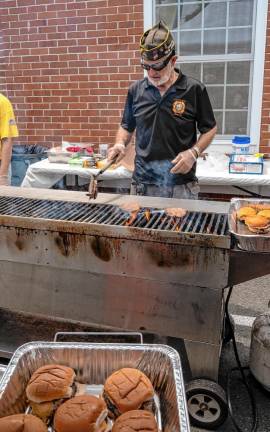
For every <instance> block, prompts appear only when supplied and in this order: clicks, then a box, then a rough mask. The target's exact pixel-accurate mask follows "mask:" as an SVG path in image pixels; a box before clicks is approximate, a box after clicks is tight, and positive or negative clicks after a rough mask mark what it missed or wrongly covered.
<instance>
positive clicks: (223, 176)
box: [22, 159, 270, 188]
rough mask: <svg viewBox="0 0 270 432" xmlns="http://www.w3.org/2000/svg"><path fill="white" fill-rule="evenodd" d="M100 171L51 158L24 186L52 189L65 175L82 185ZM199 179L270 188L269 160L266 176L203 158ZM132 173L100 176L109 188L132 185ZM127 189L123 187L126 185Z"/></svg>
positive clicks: (35, 166)
mask: <svg viewBox="0 0 270 432" xmlns="http://www.w3.org/2000/svg"><path fill="white" fill-rule="evenodd" d="M96 172H97V169H93V168H81V167H78V166H74V165H69V164H60V163H51V162H49V161H48V159H44V160H42V161H40V162H36V163H34V164H32V165H30V166H29V168H28V170H27V173H26V176H25V178H24V180H23V183H22V187H35V188H50V187H52V186H53V185H54V184H55V183H56V182H57V181H59V180H61V179H62V178H63V177H64V176H65V175H71V176H73V177H74V175H77V176H78V177H79V180H80V181H81V184H83V183H88V182H89V178H90V175H91V174H95V173H96ZM196 174H197V177H198V180H199V183H200V185H201V186H204V185H212V186H229V185H231V186H240V187H244V188H246V187H247V186H248V187H250V186H260V187H269V186H270V161H267V162H265V166H264V174H263V175H254V174H253V175H251V174H250V175H249V174H229V173H228V172H227V171H226V170H221V169H220V166H218V164H216V166H214V165H213V163H211V161H210V160H206V161H204V160H202V159H200V160H199V162H198V165H197V173H196ZM131 176H132V173H131V172H130V171H128V170H127V169H126V168H124V167H121V166H120V167H118V168H116V169H114V170H108V171H106V172H105V173H104V174H102V175H101V176H100V180H102V181H103V182H104V184H105V183H106V184H107V185H109V186H110V187H115V185H117V187H119V185H122V186H123V185H124V184H125V185H127V186H128V185H129V183H130V179H131ZM123 187H124V186H123Z"/></svg>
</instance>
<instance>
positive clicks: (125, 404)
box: [103, 368, 155, 418]
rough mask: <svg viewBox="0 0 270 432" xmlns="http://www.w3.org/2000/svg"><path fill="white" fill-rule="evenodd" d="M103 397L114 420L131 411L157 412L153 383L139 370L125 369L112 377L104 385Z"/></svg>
mask: <svg viewBox="0 0 270 432" xmlns="http://www.w3.org/2000/svg"><path fill="white" fill-rule="evenodd" d="M103 397H104V400H105V402H106V404H107V407H108V409H109V415H110V416H111V417H113V418H115V417H118V416H120V415H121V414H123V413H125V412H127V411H131V410H138V409H146V410H148V411H152V412H153V411H155V404H154V399H153V397H154V389H153V386H152V384H151V381H150V380H149V378H147V376H146V375H145V374H144V373H143V372H141V371H140V370H138V369H132V368H123V369H120V370H118V371H116V372H114V373H113V374H112V375H110V376H109V377H108V378H107V380H106V381H105V384H104V390H103Z"/></svg>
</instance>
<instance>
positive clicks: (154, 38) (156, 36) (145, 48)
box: [140, 21, 175, 60]
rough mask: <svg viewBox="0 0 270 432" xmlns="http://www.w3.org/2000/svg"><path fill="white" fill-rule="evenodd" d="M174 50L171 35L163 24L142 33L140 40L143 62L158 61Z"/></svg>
mask: <svg viewBox="0 0 270 432" xmlns="http://www.w3.org/2000/svg"><path fill="white" fill-rule="evenodd" d="M174 49H175V42H174V39H173V37H172V34H171V32H170V30H169V29H168V27H167V26H166V25H165V23H164V22H162V21H159V23H158V24H156V25H155V26H154V27H152V28H151V29H149V30H146V32H144V33H143V35H142V37H141V40H140V50H141V56H142V58H143V59H145V60H158V59H160V58H162V57H165V56H167V55H168V54H170V53H171V52H172V51H173V50H174Z"/></svg>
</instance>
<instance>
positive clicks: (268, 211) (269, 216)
mask: <svg viewBox="0 0 270 432" xmlns="http://www.w3.org/2000/svg"><path fill="white" fill-rule="evenodd" d="M257 216H263V217H265V218H266V219H268V220H270V209H265V210H261V211H259V213H258V214H257Z"/></svg>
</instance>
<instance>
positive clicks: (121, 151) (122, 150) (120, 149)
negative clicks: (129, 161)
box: [108, 144, 126, 163]
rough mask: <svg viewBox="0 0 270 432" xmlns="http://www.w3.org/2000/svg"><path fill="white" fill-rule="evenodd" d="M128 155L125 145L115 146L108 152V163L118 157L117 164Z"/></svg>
mask: <svg viewBox="0 0 270 432" xmlns="http://www.w3.org/2000/svg"><path fill="white" fill-rule="evenodd" d="M125 155H126V147H125V146H124V144H115V145H114V146H113V147H111V148H110V149H109V151H108V161H111V160H112V159H114V158H115V157H116V156H118V157H117V159H116V163H118V162H120V160H121V159H123V158H124V157H125Z"/></svg>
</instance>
